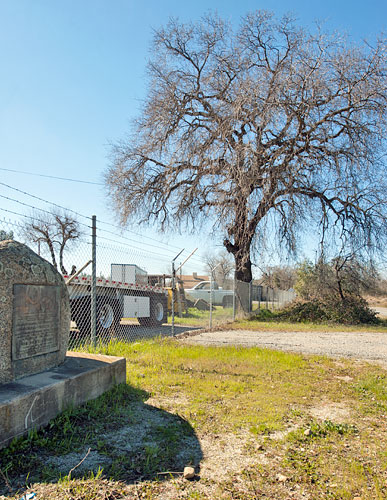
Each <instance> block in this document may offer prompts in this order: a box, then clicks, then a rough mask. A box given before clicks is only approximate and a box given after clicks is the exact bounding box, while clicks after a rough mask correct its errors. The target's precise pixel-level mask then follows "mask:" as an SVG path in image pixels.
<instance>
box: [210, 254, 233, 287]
mask: <svg viewBox="0 0 387 500" xmlns="http://www.w3.org/2000/svg"><path fill="white" fill-rule="evenodd" d="M204 261H205V263H206V266H207V270H208V272H209V273H211V272H212V270H213V269H215V271H214V278H215V281H216V282H217V283H218V285H220V286H222V287H223V288H224V287H225V285H226V284H227V280H229V279H230V277H231V271H232V270H233V269H234V264H233V262H232V259H231V256H230V255H229V254H228V253H227V252H226V251H223V252H219V253H218V254H213V253H208V254H206V255H205V256H204Z"/></svg>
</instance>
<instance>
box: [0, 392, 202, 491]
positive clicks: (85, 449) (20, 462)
mask: <svg viewBox="0 0 387 500" xmlns="http://www.w3.org/2000/svg"><path fill="white" fill-rule="evenodd" d="M149 396H150V395H149V393H147V392H146V391H144V390H142V389H139V388H134V387H132V386H129V385H127V384H120V385H118V386H116V387H115V388H113V389H112V390H110V391H108V392H106V393H105V394H103V395H102V396H100V397H99V398H97V399H95V400H93V401H89V402H88V403H86V404H85V405H82V406H80V407H77V408H69V409H67V410H66V411H65V412H63V413H62V414H60V415H58V416H57V417H56V418H55V419H53V420H52V421H51V422H50V423H49V424H48V425H47V426H45V427H44V428H42V429H40V430H38V431H36V430H34V431H30V432H29V434H28V436H26V437H23V438H19V439H17V440H14V441H13V442H12V443H11V444H10V445H9V446H8V447H7V448H4V449H2V450H0V468H1V474H0V495H1V494H3V495H5V494H12V495H14V494H15V493H16V491H18V490H20V489H22V488H23V487H24V488H25V486H26V484H27V483H28V484H32V483H38V482H51V483H56V482H58V481H59V480H61V479H63V477H65V476H71V478H72V479H74V478H79V477H84V478H88V477H96V475H98V476H100V475H101V476H102V477H107V478H109V479H114V480H120V481H123V482H126V483H127V484H130V483H133V482H137V481H142V480H152V479H158V480H165V479H168V478H169V477H170V474H168V473H169V472H170V471H173V472H183V470H184V467H185V466H187V465H190V466H192V467H194V468H195V471H196V473H199V471H200V462H201V460H202V457H203V454H202V450H201V446H200V443H199V440H198V438H197V436H196V434H195V431H194V429H193V428H192V426H191V425H190V424H189V422H188V421H187V420H185V419H184V418H182V417H181V416H179V415H178V414H173V413H169V412H167V411H165V410H162V409H159V408H156V407H154V406H151V405H149V404H147V403H145V401H146V400H147V399H148V398H149Z"/></svg>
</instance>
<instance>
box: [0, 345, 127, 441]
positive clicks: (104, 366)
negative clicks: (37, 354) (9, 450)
mask: <svg viewBox="0 0 387 500" xmlns="http://www.w3.org/2000/svg"><path fill="white" fill-rule="evenodd" d="M125 381H126V360H125V358H117V357H114V356H102V355H97V354H85V353H79V352H70V351H69V352H67V356H66V359H65V362H64V363H63V364H62V365H60V366H58V367H56V368H53V369H52V370H48V371H45V372H42V373H38V374H36V375H31V376H28V377H24V378H22V379H19V380H17V381H15V382H9V383H7V384H3V385H0V448H3V447H4V446H6V445H7V444H9V443H10V442H11V441H12V439H13V438H14V437H18V436H22V435H23V434H25V433H27V432H28V430H29V429H32V428H39V427H42V426H44V425H46V424H47V423H48V422H49V421H50V420H51V419H52V418H54V417H56V415H58V414H59V413H61V412H62V411H63V410H65V409H66V408H67V407H69V406H70V405H74V406H78V405H80V404H82V403H85V402H86V401H88V400H90V399H95V398H96V397H98V396H100V395H101V394H103V393H104V392H105V391H107V390H109V389H111V388H112V387H113V386H114V385H116V384H119V383H122V382H125Z"/></svg>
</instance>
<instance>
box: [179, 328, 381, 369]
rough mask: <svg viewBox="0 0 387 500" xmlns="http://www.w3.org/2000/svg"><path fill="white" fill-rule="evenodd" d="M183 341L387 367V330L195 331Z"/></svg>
mask: <svg viewBox="0 0 387 500" xmlns="http://www.w3.org/2000/svg"><path fill="white" fill-rule="evenodd" d="M180 341H181V342H183V343H188V344H201V345H218V346H227V345H230V346H231V345H240V346H243V347H254V346H258V347H267V348H269V349H278V350H282V351H290V352H298V353H303V354H318V355H326V356H331V357H344V358H354V359H359V360H366V361H373V362H376V363H378V364H380V365H382V366H383V367H385V368H387V333H382V332H380V333H372V332H351V333H349V332H259V331H249V330H224V331H210V332H200V331H199V332H197V333H196V332H191V334H190V335H189V336H185V335H184V334H183V335H182V336H180Z"/></svg>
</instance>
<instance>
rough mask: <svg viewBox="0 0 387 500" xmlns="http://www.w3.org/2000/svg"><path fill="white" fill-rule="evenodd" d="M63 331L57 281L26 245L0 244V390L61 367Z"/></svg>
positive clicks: (66, 313) (63, 291)
mask: <svg viewBox="0 0 387 500" xmlns="http://www.w3.org/2000/svg"><path fill="white" fill-rule="evenodd" d="M69 331H70V307H69V297H68V291H67V287H66V284H65V282H64V280H63V278H62V276H61V275H60V274H59V273H58V271H57V270H56V269H55V268H54V267H53V266H52V265H51V264H50V263H49V262H47V261H46V260H44V259H42V258H41V257H39V255H37V254H36V253H35V252H33V251H32V250H31V249H30V248H29V247H27V246H26V245H23V244H21V243H18V242H17V241H13V240H10V241H0V384H4V383H6V382H11V381H13V380H16V379H19V378H22V377H26V376H27V375H32V374H34V373H40V372H42V371H44V370H48V369H49V368H54V367H55V366H59V365H60V364H61V363H63V362H64V360H65V356H66V351H67V345H68V336H69Z"/></svg>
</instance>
